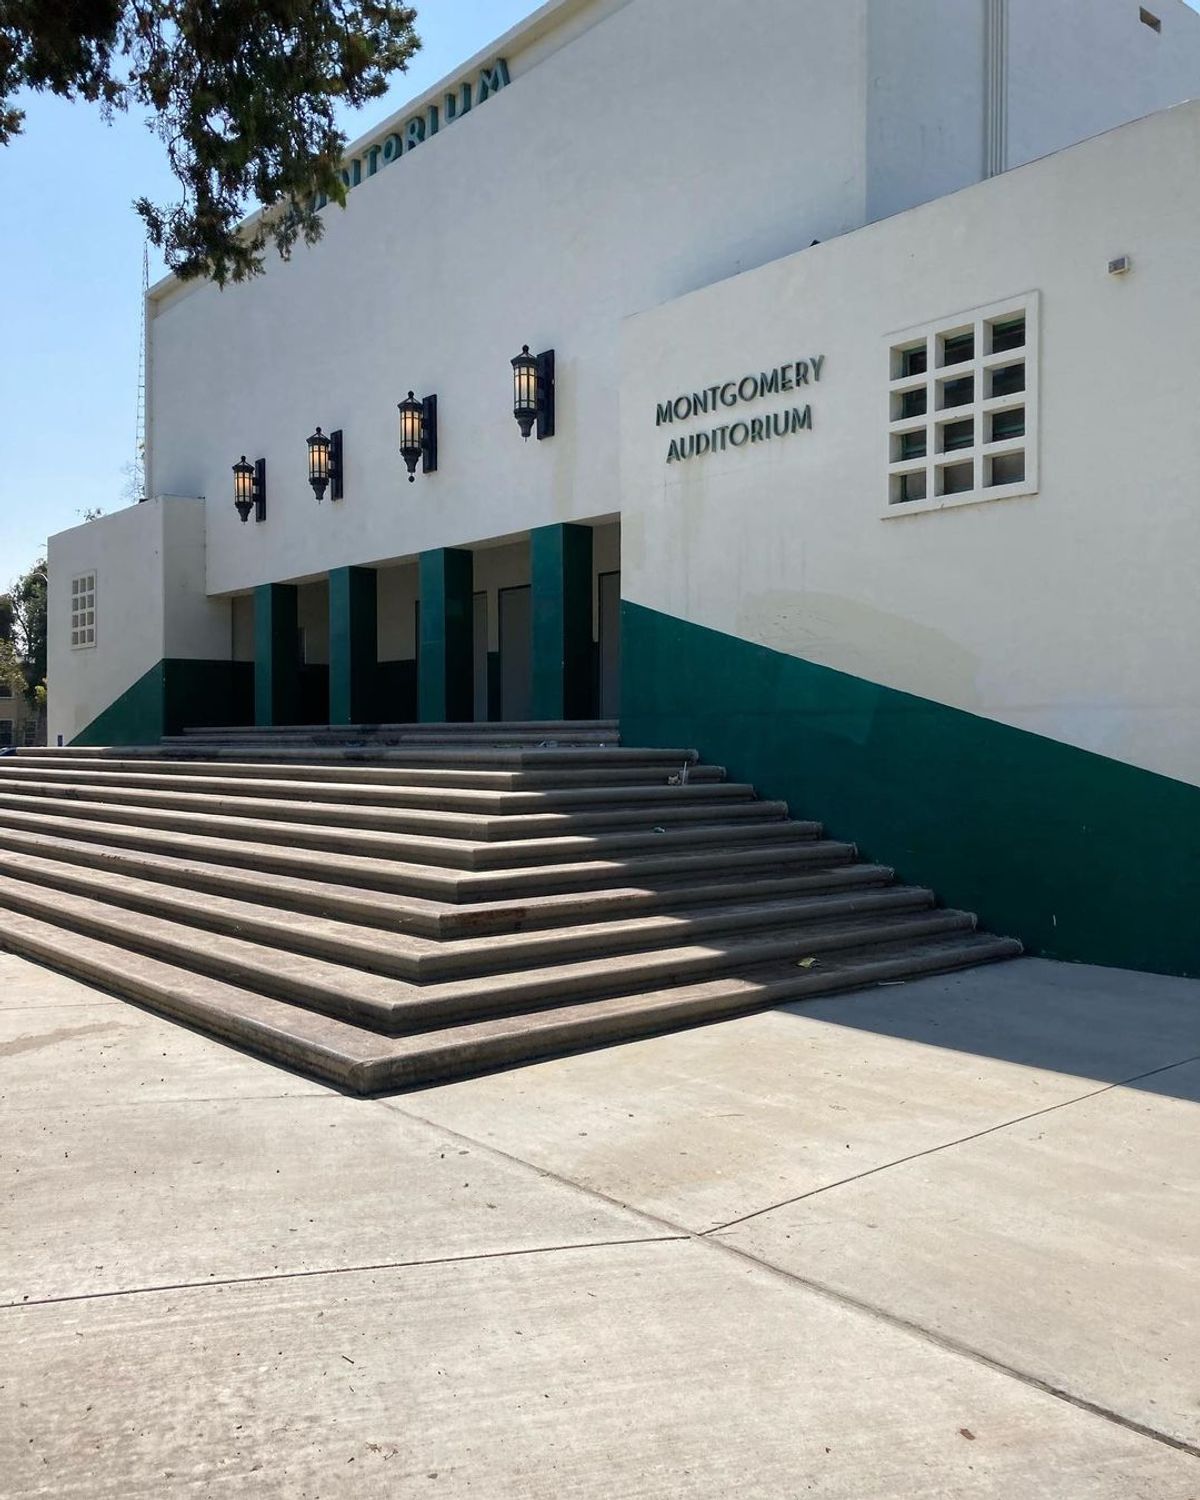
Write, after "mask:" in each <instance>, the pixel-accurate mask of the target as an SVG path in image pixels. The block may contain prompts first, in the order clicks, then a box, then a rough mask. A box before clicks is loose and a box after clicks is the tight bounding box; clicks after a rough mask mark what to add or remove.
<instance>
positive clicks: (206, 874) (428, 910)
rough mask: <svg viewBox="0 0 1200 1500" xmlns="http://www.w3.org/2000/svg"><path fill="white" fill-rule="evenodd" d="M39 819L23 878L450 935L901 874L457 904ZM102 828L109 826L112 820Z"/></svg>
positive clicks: (671, 882) (15, 853)
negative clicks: (51, 869) (140, 884)
mask: <svg viewBox="0 0 1200 1500" xmlns="http://www.w3.org/2000/svg"><path fill="white" fill-rule="evenodd" d="M64 821H65V820H64ZM36 826H37V827H38V830H39V831H37V832H29V831H27V830H26V829H17V828H11V827H4V826H0V850H3V851H5V853H6V855H7V856H8V857H7V858H6V859H5V860H4V861H3V863H4V864H5V866H6V867H7V869H8V872H9V873H10V874H14V875H19V874H20V867H21V864H22V861H23V860H24V859H26V858H27V857H29V856H32V857H34V858H38V859H48V860H54V861H57V862H58V863H59V864H61V865H66V866H68V867H69V868H71V869H73V870H81V869H86V870H89V871H97V872H100V878H101V879H102V880H106V881H113V882H114V884H115V878H116V877H120V876H130V877H132V878H134V879H139V880H147V881H151V882H153V883H154V884H155V885H157V886H169V887H171V888H172V889H177V890H180V891H182V892H189V893H192V894H191V895H190V896H189V897H188V899H189V900H190V901H191V902H192V904H193V905H201V906H202V905H203V903H197V902H196V901H195V896H196V895H197V894H203V895H205V896H219V897H223V896H230V897H233V898H236V899H237V900H239V901H243V902H249V903H251V904H252V905H254V906H257V907H266V908H269V909H274V908H279V909H282V910H285V911H289V912H295V913H302V914H307V915H309V916H315V917H320V918H332V919H336V920H339V921H343V922H353V923H356V924H358V925H361V926H365V927H374V928H377V929H380V930H382V931H384V932H389V933H394V932H403V933H411V934H413V935H416V936H421V937H426V938H436V939H442V940H446V941H452V940H455V939H459V938H465V937H476V938H479V937H488V936H491V935H497V934H505V933H513V932H534V931H540V930H544V929H547V928H554V927H562V926H574V925H578V924H580V923H582V922H586V921H592V922H602V921H623V920H626V919H629V918H635V917H639V916H653V915H658V914H663V913H668V912H677V911H679V910H681V909H683V908H685V907H686V908H688V909H690V910H699V911H706V910H708V909H710V908H717V909H720V908H722V907H724V906H725V905H726V904H727V903H731V902H737V903H743V902H766V901H778V900H785V899H788V898H799V897H811V896H822V895H830V894H839V893H844V892H853V891H863V890H871V889H874V888H878V887H880V886H887V885H890V884H891V883H892V882H893V880H894V879H895V872H894V871H893V870H891V869H889V868H888V867H887V866H884V865H871V864H862V863H858V864H833V865H829V866H826V867H825V868H821V867H820V866H817V867H815V868H812V869H807V868H805V869H802V871H801V872H800V873H794V874H789V875H781V876H767V875H761V874H756V873H755V872H754V871H753V870H751V869H748V868H747V869H744V870H737V871H735V872H734V874H733V875H732V876H731V877H730V878H726V879H723V880H722V879H714V878H712V877H711V876H709V875H707V874H702V873H699V872H697V873H694V874H692V875H690V876H686V875H685V876H684V877H682V878H679V877H676V876H674V875H673V876H672V878H669V879H666V878H661V877H660V878H659V879H657V880H654V879H650V880H647V881H645V882H644V883H643V884H642V885H640V886H620V885H617V886H612V887H608V888H605V889H600V890H590V889H589V890H582V891H569V892H566V893H561V894H554V895H542V896H538V895H529V896H525V897H521V898H518V899H515V900H492V901H478V902H475V903H473V904H470V905H456V904H454V903H451V902H446V901H436V900H431V899H428V898H424V897H420V896H408V895H403V894H398V893H395V892H392V891H387V890H372V889H357V888H355V887H354V886H351V885H335V884H333V883H332V882H330V881H328V880H319V879H311V878H305V877H303V876H296V875H285V874H282V873H280V872H279V871H278V870H274V869H271V870H257V869H254V868H239V867H236V866H233V865H228V864H218V863H215V862H206V861H205V860H203V859H200V858H191V857H186V856H183V855H179V854H168V853H161V852H160V853H156V852H152V851H149V850H142V849H132V848H130V849H123V848H114V847H111V846H110V845H109V844H107V843H100V842H96V843H89V842H86V841H85V840H82V839H76V838H64V837H61V836H59V835H56V834H53V833H51V832H48V831H47V830H46V828H45V827H44V826H42V824H41V823H38V824H37V825H36ZM67 826H68V827H70V826H72V825H70V824H69V823H68V824H67ZM99 831H100V832H102V833H103V834H107V833H108V832H110V830H109V829H108V827H107V825H104V826H102V827H101V829H100V830H99ZM838 847H839V850H843V851H844V849H845V846H838Z"/></svg>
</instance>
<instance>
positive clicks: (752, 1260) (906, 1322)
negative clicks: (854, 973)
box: [693, 1069, 1200, 1458]
mask: <svg viewBox="0 0 1200 1500" xmlns="http://www.w3.org/2000/svg"><path fill="white" fill-rule="evenodd" d="M1158 1071H1160V1072H1165V1071H1167V1070H1166V1069H1159V1070H1158ZM1105 1092H1107V1091H1105ZM693 1238H694V1239H695V1240H696V1241H697V1242H698V1243H700V1244H705V1245H709V1246H711V1247H713V1248H714V1249H717V1250H720V1251H722V1252H724V1253H725V1254H727V1255H731V1256H733V1257H734V1258H735V1259H736V1260H739V1261H742V1262H744V1263H746V1264H748V1265H752V1266H757V1267H758V1268H759V1269H760V1270H765V1271H769V1272H770V1273H771V1274H772V1275H773V1276H775V1277H777V1278H779V1279H780V1280H782V1281H786V1282H788V1283H790V1284H791V1285H793V1286H797V1287H802V1288H804V1290H805V1291H809V1292H812V1293H814V1294H815V1295H816V1296H818V1297H821V1298H823V1299H824V1300H825V1301H827V1302H833V1303H836V1304H837V1305H838V1306H839V1307H844V1308H849V1309H850V1310H851V1311H853V1312H860V1313H864V1314H865V1315H866V1316H867V1317H870V1318H875V1319H876V1320H877V1321H878V1322H881V1323H886V1324H887V1325H888V1326H889V1327H891V1328H895V1329H897V1330H898V1331H899V1332H901V1333H908V1334H911V1335H913V1336H914V1337H916V1338H919V1339H921V1340H922V1341H923V1342H925V1343H927V1344H933V1345H935V1346H936V1347H937V1348H939V1349H944V1350H945V1351H946V1352H947V1353H948V1354H957V1355H960V1356H961V1357H962V1358H963V1359H969V1360H970V1361H971V1362H972V1363H973V1364H977V1365H982V1366H983V1367H984V1368H985V1369H988V1370H994V1371H995V1372H996V1373H997V1374H999V1375H1006V1376H1007V1377H1008V1378H1009V1379H1010V1380H1015V1381H1017V1382H1018V1383H1019V1384H1021V1385H1025V1386H1029V1387H1030V1388H1031V1389H1032V1390H1035V1391H1041V1392H1042V1394H1043V1395H1046V1396H1052V1397H1054V1399H1055V1400H1057V1401H1064V1402H1066V1404H1067V1405H1068V1406H1074V1407H1076V1408H1077V1409H1078V1410H1079V1411H1085V1412H1088V1413H1089V1414H1090V1415H1091V1416H1094V1417H1099V1418H1101V1420H1103V1421H1105V1422H1110V1423H1112V1425H1113V1426H1115V1427H1123V1428H1124V1429H1125V1430H1126V1431H1128V1432H1133V1433H1136V1434H1137V1435H1138V1436H1139V1437H1144V1438H1149V1439H1150V1440H1151V1441H1152V1442H1156V1443H1162V1444H1163V1445H1164V1446H1165V1447H1168V1448H1174V1449H1176V1450H1177V1451H1178V1452H1180V1453H1187V1454H1189V1455H1190V1456H1191V1457H1192V1458H1200V1444H1196V1443H1189V1442H1188V1441H1187V1440H1186V1439H1185V1438H1178V1437H1175V1436H1173V1435H1172V1434H1171V1433H1169V1432H1163V1431H1161V1430H1160V1429H1159V1428H1157V1427H1149V1426H1147V1425H1146V1423H1144V1422H1138V1421H1136V1420H1135V1419H1134V1418H1133V1417H1126V1416H1123V1415H1122V1414H1121V1413H1120V1412H1118V1411H1113V1409H1112V1408H1111V1407H1108V1406H1101V1405H1100V1404H1099V1403H1098V1402H1096V1401H1089V1400H1088V1399H1087V1397H1086V1396H1078V1395H1076V1394H1075V1393H1074V1392H1073V1391H1069V1390H1067V1389H1065V1388H1064V1387H1063V1386H1058V1385H1053V1384H1052V1383H1051V1382H1050V1381H1048V1380H1043V1379H1042V1377H1041V1376H1040V1375H1034V1374H1031V1373H1030V1371H1028V1370H1022V1369H1020V1368H1019V1367H1018V1366H1016V1365H1010V1364H1006V1363H1005V1362H1004V1361H1003V1360H999V1359H994V1358H993V1357H992V1356H991V1355H990V1354H986V1353H984V1351H983V1350H981V1349H976V1348H975V1347H974V1346H973V1345H971V1344H967V1343H964V1342H962V1341H960V1340H959V1339H955V1338H951V1337H949V1336H948V1335H947V1334H943V1333H937V1332H935V1331H934V1330H933V1329H931V1328H926V1327H925V1326H924V1324H922V1323H915V1322H913V1321H912V1320H911V1319H909V1318H905V1317H902V1316H901V1315H900V1314H899V1313H894V1312H889V1311H888V1309H887V1308H886V1307H880V1306H878V1305H877V1304H876V1303H874V1302H867V1301H864V1300H863V1299H861V1298H859V1297H855V1296H853V1295H852V1294H851V1293H849V1292H843V1291H839V1290H838V1288H837V1287H832V1286H827V1285H826V1284H825V1283H824V1282H822V1281H813V1280H811V1279H810V1278H809V1277H807V1276H801V1275H799V1274H798V1273H797V1272H795V1271H787V1270H784V1269H783V1268H782V1267H781V1266H776V1265H772V1263H771V1262H770V1261H768V1260H763V1259H762V1257H761V1256H758V1255H753V1254H751V1253H750V1252H749V1251H747V1250H741V1249H739V1248H738V1247H737V1246H736V1245H730V1244H728V1243H727V1242H726V1241H724V1240H719V1239H718V1240H715V1239H712V1238H711V1235H695V1236H693Z"/></svg>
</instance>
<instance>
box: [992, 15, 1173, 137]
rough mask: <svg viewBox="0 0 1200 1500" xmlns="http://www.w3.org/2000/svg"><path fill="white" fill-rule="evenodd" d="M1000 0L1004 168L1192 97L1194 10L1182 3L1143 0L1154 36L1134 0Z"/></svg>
mask: <svg viewBox="0 0 1200 1500" xmlns="http://www.w3.org/2000/svg"><path fill="white" fill-rule="evenodd" d="M1007 3H1008V5H1009V11H1010V20H1009V62H1008V75H1009V85H1008V87H1009V106H1008V164H1009V166H1011V167H1015V166H1020V165H1021V164H1022V163H1024V162H1029V161H1033V160H1035V159H1036V158H1037V157H1040V156H1046V155H1048V154H1049V153H1050V152H1051V151H1059V150H1061V149H1062V148H1063V147H1064V146H1072V145H1075V144H1076V143H1077V142H1078V141H1082V140H1086V139H1087V138H1088V137H1089V136H1093V135H1099V134H1100V133H1101V132H1102V131H1105V130H1112V129H1113V128H1114V127H1115V126H1117V125H1123V124H1124V123H1125V122H1126V121H1129V120H1137V119H1141V118H1142V116H1144V115H1149V114H1153V113H1154V112H1155V111H1156V110H1161V109H1169V108H1170V107H1171V106H1172V105H1175V104H1180V103H1182V102H1183V101H1184V100H1187V99H1195V98H1198V97H1200V15H1197V13H1196V12H1195V11H1194V10H1193V9H1192V8H1191V6H1189V5H1187V4H1185V0H1146V4H1145V8H1146V9H1147V10H1149V11H1151V12H1153V14H1154V15H1156V16H1158V17H1159V19H1160V20H1161V21H1162V23H1163V25H1162V32H1161V33H1156V32H1154V31H1151V30H1150V28H1149V27H1148V26H1145V25H1143V24H1142V21H1141V19H1140V11H1141V9H1142V0H1086V4H1084V5H1081V4H1080V0H1007ZM1081 83H1082V84H1084V85H1085V86H1083V87H1081Z"/></svg>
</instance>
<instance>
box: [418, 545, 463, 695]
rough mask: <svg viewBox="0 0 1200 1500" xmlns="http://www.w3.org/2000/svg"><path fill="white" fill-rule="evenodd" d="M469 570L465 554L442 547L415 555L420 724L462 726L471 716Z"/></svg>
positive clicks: (454, 549)
mask: <svg viewBox="0 0 1200 1500" xmlns="http://www.w3.org/2000/svg"><path fill="white" fill-rule="evenodd" d="M474 571H475V568H474V558H473V557H472V555H471V553H470V552H464V551H460V550H458V549H456V548H452V547H442V548H439V549H438V550H437V551H436V552H422V553H421V649H420V652H419V653H418V668H417V676H418V698H419V705H420V721H421V723H422V724H449V723H468V722H470V720H472V719H473V718H474V717H475V693H474V683H473V675H474V656H475V652H474V640H473V623H472V622H473V617H474V605H473V602H472V599H473V593H474V589H473V583H474Z"/></svg>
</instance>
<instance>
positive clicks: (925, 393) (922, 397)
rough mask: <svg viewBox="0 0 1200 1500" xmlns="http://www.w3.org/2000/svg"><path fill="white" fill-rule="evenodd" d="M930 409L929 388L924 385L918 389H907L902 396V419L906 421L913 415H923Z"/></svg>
mask: <svg viewBox="0 0 1200 1500" xmlns="http://www.w3.org/2000/svg"><path fill="white" fill-rule="evenodd" d="M928 410H929V388H928V386H924V385H923V386H922V387H921V388H920V390H918V391H905V392H904V394H903V395H902V396H901V397H900V420H901V421H905V420H908V419H909V418H912V417H923V416H924V415H925V414H926V412H927V411H928Z"/></svg>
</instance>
